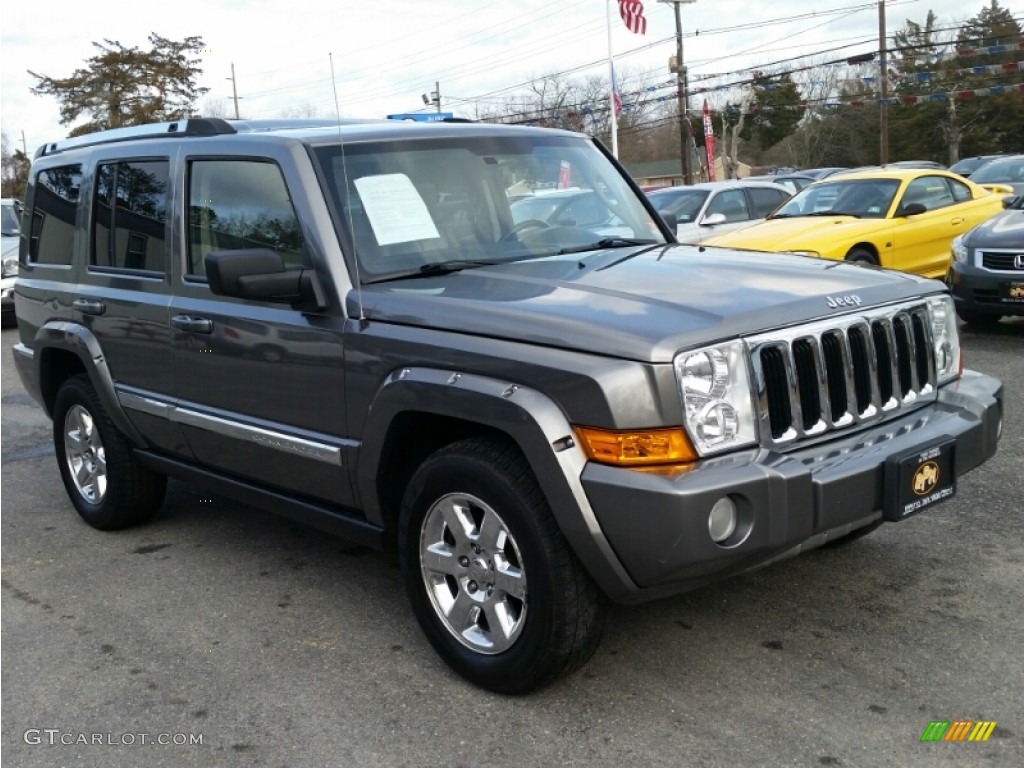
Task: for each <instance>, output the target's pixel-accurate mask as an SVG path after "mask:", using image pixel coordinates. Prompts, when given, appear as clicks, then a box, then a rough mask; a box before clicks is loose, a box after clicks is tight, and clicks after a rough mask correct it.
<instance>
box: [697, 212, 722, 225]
mask: <svg viewBox="0 0 1024 768" xmlns="http://www.w3.org/2000/svg"><path fill="white" fill-rule="evenodd" d="M715 224H725V214H724V213H709V214H708V215H707V216H705V217H704V218H703V219H701V220H700V225H701V226H702V227H713V226H714V225H715Z"/></svg>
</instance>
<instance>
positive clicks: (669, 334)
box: [348, 245, 943, 362]
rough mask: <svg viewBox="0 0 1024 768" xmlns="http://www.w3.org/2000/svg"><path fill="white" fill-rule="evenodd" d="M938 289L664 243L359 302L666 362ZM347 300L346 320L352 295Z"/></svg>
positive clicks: (374, 315) (462, 329)
mask: <svg viewBox="0 0 1024 768" xmlns="http://www.w3.org/2000/svg"><path fill="white" fill-rule="evenodd" d="M942 288H943V287H942V285H941V283H938V282H936V281H931V280H926V279H924V278H920V277H915V276H913V275H908V274H904V273H901V272H892V271H888V270H882V269H877V268H870V267H864V266H860V265H857V264H850V263H846V262H839V261H831V260H827V259H816V258H811V257H804V256H794V255H791V254H769V253H758V254H750V253H746V252H742V251H733V250H727V249H722V248H706V247H703V246H689V245H667V246H657V247H641V248H636V247H634V248H621V249H614V250H602V251H595V252H591V253H587V254H574V255H569V256H557V257H548V258H545V259H535V260H530V261H521V262H515V263H511V264H505V265H501V266H496V267H482V268H477V269H467V270H464V271H462V272H456V273H453V274H450V275H443V276H437V277H427V278H420V279H408V280H396V281H394V282H389V283H379V284H376V285H369V286H365V287H364V288H363V291H362V301H363V311H364V313H365V316H366V318H367V319H368V320H369V321H370V322H374V321H379V322H385V323H397V324H403V325H411V326H418V327H429V328H436V329H439V330H445V331H451V332H455V333H465V334H471V335H478V336H479V335H483V336H489V337H493V338H500V339H508V340H514V341H523V342H527V343H530V344H539V345H545V346H550V347H558V348H564V349H572V350H579V351H585V352H592V353H596V354H601V355H610V356H614V357H619V358H624V359H631V360H641V361H647V362H669V361H671V359H672V357H673V355H674V354H675V353H676V352H677V351H679V350H680V349H683V348H687V347H693V346H697V345H701V344H708V343H714V342H716V341H720V340H723V339H729V338H735V337H737V336H742V335H745V334H751V333H755V332H761V331H765V330H770V329H772V328H775V327H780V326H787V325H792V324H796V323H801V322H806V321H808V320H813V319H818V318H823V317H828V316H830V315H835V314H842V313H844V312H848V311H851V309H853V308H854V307H855V306H858V304H857V302H860V304H859V306H864V307H866V306H870V305H874V304H881V303H886V302H892V301H898V300H901V299H906V298H908V297H914V296H919V295H921V294H922V293H929V292H933V291H939V290H942ZM829 297H834V298H837V299H842V297H851V298H848V299H842V301H840V302H838V303H837V302H831V304H832V305H831V306H830V302H829ZM853 297H855V298H853ZM348 300H349V309H350V311H351V312H353V313H354V312H356V311H357V303H356V302H357V298H356V296H355V294H354V292H353V293H350V294H349V297H348Z"/></svg>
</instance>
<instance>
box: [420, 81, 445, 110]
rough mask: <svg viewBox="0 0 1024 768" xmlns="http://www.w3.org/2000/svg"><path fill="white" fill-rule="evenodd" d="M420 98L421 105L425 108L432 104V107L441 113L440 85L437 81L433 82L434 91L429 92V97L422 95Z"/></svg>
mask: <svg viewBox="0 0 1024 768" xmlns="http://www.w3.org/2000/svg"><path fill="white" fill-rule="evenodd" d="M420 98H421V99H423V103H424V104H426V105H427V106H430V105H431V104H433V105H434V106H436V107H437V111H438V112H440V111H441V83H439V82H438V81H437V80H435V81H434V90H433V91H431V93H430V96H427V94H425V93H424V94H423V95H422V96H420Z"/></svg>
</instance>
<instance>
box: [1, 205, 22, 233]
mask: <svg viewBox="0 0 1024 768" xmlns="http://www.w3.org/2000/svg"><path fill="white" fill-rule="evenodd" d="M2 210H3V233H4V235H13V236H17V235H18V234H19V231H20V230H19V228H18V211H17V209H16V208H15V206H14V204H13V203H4V204H3V209H2Z"/></svg>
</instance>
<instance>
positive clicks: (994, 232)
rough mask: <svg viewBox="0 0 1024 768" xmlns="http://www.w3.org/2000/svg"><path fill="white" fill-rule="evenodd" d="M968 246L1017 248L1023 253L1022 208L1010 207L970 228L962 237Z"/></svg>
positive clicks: (1023, 226)
mask: <svg viewBox="0 0 1024 768" xmlns="http://www.w3.org/2000/svg"><path fill="white" fill-rule="evenodd" d="M964 240H965V245H967V246H969V247H970V248H1019V249H1020V251H1021V253H1024V210H1017V209H1013V208H1010V209H1008V210H1005V211H1003V212H1002V213H997V214H996V215H995V216H993V217H992V218H990V219H986V220H985V221H983V222H982V223H981V224H979V225H978V226H976V227H975V228H974V229H972V230H971V231H970V232H969V233H968V235H967V236H966V237H965V238H964Z"/></svg>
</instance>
